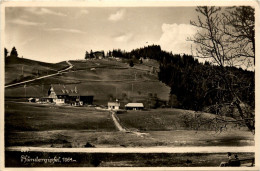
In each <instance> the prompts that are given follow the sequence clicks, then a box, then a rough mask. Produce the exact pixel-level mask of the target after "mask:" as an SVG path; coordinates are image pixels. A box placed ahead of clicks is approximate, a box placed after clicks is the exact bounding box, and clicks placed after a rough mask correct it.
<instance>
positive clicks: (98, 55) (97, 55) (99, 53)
mask: <svg viewBox="0 0 260 171" xmlns="http://www.w3.org/2000/svg"><path fill="white" fill-rule="evenodd" d="M93 56H94V58H96V59H102V58H104V57H105V55H104V51H96V52H94V53H93Z"/></svg>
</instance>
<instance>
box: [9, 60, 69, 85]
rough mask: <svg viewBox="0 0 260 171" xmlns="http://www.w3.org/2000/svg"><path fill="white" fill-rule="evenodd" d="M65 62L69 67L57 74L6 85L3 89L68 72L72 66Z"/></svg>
mask: <svg viewBox="0 0 260 171" xmlns="http://www.w3.org/2000/svg"><path fill="white" fill-rule="evenodd" d="M66 62H67V64H68V65H69V66H68V67H67V68H65V69H63V70H60V71H58V72H57V73H55V74H50V75H45V76H41V77H38V78H34V79H31V80H27V81H22V82H19V83H14V84H9V85H6V86H5V88H8V87H13V86H16V85H20V84H25V83H29V82H32V81H35V80H40V79H43V78H48V77H52V76H55V75H58V74H61V73H63V72H65V71H68V70H70V69H71V68H73V65H72V64H71V63H70V62H69V61H66Z"/></svg>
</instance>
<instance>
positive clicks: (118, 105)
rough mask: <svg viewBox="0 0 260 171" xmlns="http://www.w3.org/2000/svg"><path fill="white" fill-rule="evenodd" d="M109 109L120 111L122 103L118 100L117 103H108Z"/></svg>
mask: <svg viewBox="0 0 260 171" xmlns="http://www.w3.org/2000/svg"><path fill="white" fill-rule="evenodd" d="M107 107H108V109H110V110H119V107H120V103H119V102H118V101H117V100H116V102H108V103H107Z"/></svg>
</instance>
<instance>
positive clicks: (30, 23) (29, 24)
mask: <svg viewBox="0 0 260 171" xmlns="http://www.w3.org/2000/svg"><path fill="white" fill-rule="evenodd" d="M10 23H13V24H20V25H26V26H39V25H44V24H46V23H38V22H33V21H27V20H24V19H14V20H12V21H10Z"/></svg>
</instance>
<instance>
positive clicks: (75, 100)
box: [48, 84, 94, 106]
mask: <svg viewBox="0 0 260 171" xmlns="http://www.w3.org/2000/svg"><path fill="white" fill-rule="evenodd" d="M48 97H49V98H51V99H53V102H54V103H56V104H70V105H73V106H82V105H85V104H92V103H93V98H94V96H93V95H91V94H88V93H85V92H84V91H80V90H78V89H77V86H76V85H61V84H52V85H51V87H50V88H49V91H48Z"/></svg>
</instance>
